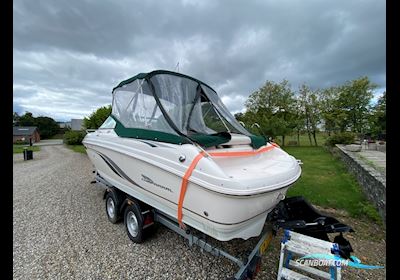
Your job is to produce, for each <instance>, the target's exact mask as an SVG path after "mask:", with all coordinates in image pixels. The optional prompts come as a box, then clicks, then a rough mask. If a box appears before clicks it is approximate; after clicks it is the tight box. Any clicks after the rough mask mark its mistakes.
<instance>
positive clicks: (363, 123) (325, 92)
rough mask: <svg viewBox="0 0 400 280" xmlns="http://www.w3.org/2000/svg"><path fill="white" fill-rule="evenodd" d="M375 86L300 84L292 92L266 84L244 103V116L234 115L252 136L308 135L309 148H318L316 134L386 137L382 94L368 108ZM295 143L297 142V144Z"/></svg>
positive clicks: (361, 82)
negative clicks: (324, 86)
mask: <svg viewBox="0 0 400 280" xmlns="http://www.w3.org/2000/svg"><path fill="white" fill-rule="evenodd" d="M375 88H376V85H375V84H373V83H372V82H371V81H370V80H369V79H368V77H361V78H358V79H355V80H352V81H348V82H346V83H344V84H343V85H339V86H332V87H328V88H324V89H311V88H310V87H309V86H308V85H306V84H302V85H300V87H299V88H298V90H297V91H293V90H292V89H291V86H290V84H289V82H288V81H287V80H283V81H282V82H280V83H276V82H273V81H266V83H265V84H264V85H263V86H262V87H261V88H260V89H258V90H257V91H255V92H253V93H252V94H251V95H250V96H249V97H248V99H247V101H246V103H245V107H246V112H245V113H238V114H235V117H236V118H237V119H238V120H239V121H242V122H244V123H245V124H246V125H247V128H248V129H249V130H251V131H252V132H253V133H257V134H261V135H264V136H268V137H273V138H275V137H277V136H281V137H282V144H283V145H285V137H286V136H288V135H293V134H297V137H298V139H299V137H300V134H302V133H306V134H307V135H308V138H309V141H310V144H311V145H316V146H317V145H318V143H317V137H316V134H317V133H318V132H319V131H320V130H321V128H322V129H323V130H325V131H326V132H327V133H328V135H329V136H331V135H332V134H338V133H344V132H352V133H355V134H359V135H361V134H367V133H369V134H370V135H372V136H373V137H377V136H378V135H380V134H385V133H386V91H385V92H384V93H383V95H382V96H381V97H380V98H379V100H378V102H377V104H375V105H371V99H372V97H373V90H374V89H375ZM298 142H299V140H298Z"/></svg>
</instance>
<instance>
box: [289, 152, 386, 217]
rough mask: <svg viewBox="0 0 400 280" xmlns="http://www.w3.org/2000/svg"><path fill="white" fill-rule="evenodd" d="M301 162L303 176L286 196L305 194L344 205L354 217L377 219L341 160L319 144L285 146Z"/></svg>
mask: <svg viewBox="0 0 400 280" xmlns="http://www.w3.org/2000/svg"><path fill="white" fill-rule="evenodd" d="M284 149H285V150H286V151H287V152H288V153H289V154H291V155H293V156H294V157H296V158H297V159H300V160H301V161H302V162H303V165H302V166H301V167H302V176H301V178H300V179H299V180H298V181H297V182H296V183H295V185H294V186H293V187H292V188H290V189H289V191H288V193H287V195H288V196H297V195H301V196H304V197H305V198H306V199H307V200H309V201H310V202H311V203H313V204H316V205H319V206H322V207H331V208H336V209H344V210H346V211H347V212H348V213H349V214H350V215H351V216H353V217H361V216H364V217H368V218H369V219H372V220H374V221H377V222H380V221H381V218H380V216H379V213H378V211H377V210H376V209H375V207H374V206H373V205H372V204H371V203H370V202H369V201H367V199H366V197H365V195H364V194H363V192H362V190H361V187H360V186H359V184H358V182H357V181H356V179H355V177H354V176H353V175H352V174H350V173H348V171H347V170H346V168H345V166H344V164H343V163H342V162H341V161H340V160H339V159H337V158H335V157H334V156H332V155H331V154H330V153H329V152H328V151H327V150H325V149H324V148H322V147H284Z"/></svg>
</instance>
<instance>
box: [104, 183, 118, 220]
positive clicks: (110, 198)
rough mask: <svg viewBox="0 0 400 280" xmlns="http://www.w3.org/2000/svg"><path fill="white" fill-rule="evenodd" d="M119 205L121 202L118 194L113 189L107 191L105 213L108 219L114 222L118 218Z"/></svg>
mask: <svg viewBox="0 0 400 280" xmlns="http://www.w3.org/2000/svg"><path fill="white" fill-rule="evenodd" d="M120 206H121V202H120V200H119V196H118V195H117V194H116V193H115V191H109V192H107V194H106V213H107V218H108V220H109V221H110V222H111V223H113V224H116V223H117V222H118V221H119V220H120V218H121V217H120V215H119V208H120Z"/></svg>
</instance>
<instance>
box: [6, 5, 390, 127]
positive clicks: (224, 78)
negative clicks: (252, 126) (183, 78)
mask: <svg viewBox="0 0 400 280" xmlns="http://www.w3.org/2000/svg"><path fill="white" fill-rule="evenodd" d="M385 5H386V4H385V1H383V0H372V1H371V0H363V1H356V0H351V1H349V0H345V1H338V0H335V1H322V0H317V1H311V0H307V1H300V0H299V1H296V0H291V1H282V0H279V1H278V0H277V1H266V0H262V1H227V0H226V1H216V0H214V1H211V0H210V1H205V0H183V1H178V0H174V1H166V0H163V1H148V0H146V1H121V0H118V1H115V0H114V1H105V0H92V1H83V0H79V1H76V0H74V1H73V0H65V1H53V0H47V1H38V0H35V1H32V0H27V1H22V0H14V1H13V44H14V51H13V58H14V62H13V63H14V66H13V76H14V85H13V96H14V111H17V112H18V113H24V112H25V111H30V112H32V113H33V114H34V116H39V115H44V116H50V117H52V118H54V119H56V120H57V121H61V120H64V121H65V120H70V119H71V118H83V117H84V116H87V115H89V114H90V113H91V112H92V111H94V110H95V109H96V108H98V107H100V106H103V105H107V104H111V90H112V88H113V87H114V86H116V85H117V84H118V83H119V82H120V81H122V80H125V79H127V78H130V77H132V76H134V75H136V74H137V73H139V72H148V71H151V70H155V69H166V70H172V71H174V70H177V69H176V65H177V63H178V62H179V71H180V72H181V73H184V74H187V75H190V76H193V77H195V78H198V79H200V80H202V81H204V82H205V83H207V84H209V85H210V86H212V87H213V88H214V89H215V90H216V91H217V92H218V93H219V95H220V96H221V97H222V99H223V101H224V102H225V104H226V105H227V107H228V108H229V109H230V110H231V112H232V113H235V112H238V111H242V110H243V109H244V102H245V100H246V98H247V97H248V96H249V95H250V94H251V93H252V92H254V91H255V90H257V89H258V88H259V87H261V86H262V85H263V84H264V83H265V81H266V80H273V81H276V82H280V81H281V80H282V79H284V78H286V79H288V80H289V82H290V83H291V84H292V86H293V88H294V89H296V88H297V87H298V86H299V84H301V83H303V82H304V83H306V84H308V85H309V86H311V87H312V88H317V87H319V88H322V87H327V86H331V85H338V84H342V83H344V82H345V81H347V80H352V79H356V78H358V77H360V76H365V75H366V76H368V77H369V78H370V79H371V80H372V82H374V83H376V84H377V85H378V89H377V91H376V95H377V96H378V95H379V94H380V93H381V92H382V91H384V90H385V89H386V14H385V10H386V6H385Z"/></svg>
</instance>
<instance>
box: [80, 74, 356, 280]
mask: <svg viewBox="0 0 400 280" xmlns="http://www.w3.org/2000/svg"><path fill="white" fill-rule="evenodd" d="M112 93H113V102H112V114H111V115H110V116H109V117H108V118H107V119H106V121H105V122H104V123H103V124H102V125H101V127H100V128H99V129H97V130H95V131H91V132H90V133H88V134H87V135H86V136H85V138H84V140H83V144H84V146H85V148H86V149H87V154H88V156H89V158H90V160H91V161H92V163H93V165H94V167H95V170H94V171H93V172H94V173H95V180H94V181H93V183H97V184H98V185H100V186H102V187H104V188H105V192H104V199H105V206H106V214H107V217H108V219H109V221H110V222H112V223H117V222H118V221H119V220H120V219H121V218H123V220H124V224H125V228H126V231H127V234H128V236H129V238H130V239H131V240H132V241H133V242H136V243H141V242H142V241H143V240H144V237H145V235H146V231H147V229H148V228H151V226H152V225H154V224H155V223H160V224H163V225H164V226H166V227H168V228H169V229H171V230H173V231H174V232H176V233H178V234H179V235H181V236H182V237H184V238H186V239H187V240H188V241H189V245H190V246H192V245H197V246H200V248H201V250H202V251H203V250H205V251H206V252H209V253H211V254H213V255H216V256H222V257H225V258H227V259H229V260H230V261H232V262H234V263H235V264H236V265H237V266H238V267H239V270H238V271H237V272H236V274H235V275H234V276H233V277H232V278H230V279H253V277H254V276H255V274H256V273H257V272H258V271H259V269H260V264H261V256H262V254H263V253H264V252H265V251H266V249H267V247H268V245H269V243H270V241H271V239H272V236H273V235H275V234H276V232H277V231H278V230H279V229H280V228H284V229H290V230H294V231H297V232H299V233H302V234H306V235H309V236H313V237H317V238H320V239H324V240H327V241H329V237H328V235H327V233H334V232H340V235H338V236H337V237H335V241H334V242H337V243H335V244H337V245H338V246H337V247H335V248H337V252H338V254H340V255H341V256H342V257H346V258H348V257H349V255H350V252H352V248H351V245H350V243H349V242H348V241H347V240H346V239H344V238H343V236H342V233H343V232H348V231H353V230H352V229H351V227H349V226H347V225H345V224H342V223H340V222H339V221H338V220H336V219H335V218H332V217H328V216H324V215H322V214H321V213H319V212H318V211H316V209H315V208H313V207H312V206H311V205H310V204H309V203H308V202H307V201H305V200H304V199H303V198H302V197H291V198H285V195H286V192H287V190H288V188H289V187H290V186H291V185H292V184H293V183H294V182H296V180H297V179H298V178H299V177H300V174H301V168H300V162H299V161H298V160H296V159H295V158H294V157H293V156H290V155H289V154H287V153H286V152H285V151H283V150H282V149H280V147H279V146H278V145H276V144H275V143H272V142H268V141H267V139H266V138H265V137H261V136H256V135H253V134H251V133H250V132H248V131H247V130H246V129H245V128H244V127H243V126H242V125H241V124H239V123H238V122H237V120H236V119H235V118H234V117H233V116H232V115H231V114H230V112H229V111H228V109H227V108H226V107H225V106H224V104H223V103H222V101H221V99H220V98H219V97H218V95H217V93H216V92H215V91H214V90H213V89H212V88H211V87H210V86H208V85H207V84H205V83H203V82H201V81H199V80H197V79H195V78H193V77H190V76H187V75H183V74H181V73H176V72H171V71H165V70H156V71H152V72H149V73H140V74H138V75H136V76H135V77H133V78H130V79H128V80H125V81H123V82H121V83H120V84H119V85H117V86H116V87H115V88H114V89H113V92H112ZM196 230H197V231H199V232H200V233H202V236H199V235H198V234H196ZM206 237H213V238H214V239H216V240H218V241H229V240H232V239H235V238H240V239H249V238H257V242H256V245H255V246H254V248H252V249H250V253H248V254H247V255H246V256H245V257H244V258H242V257H238V256H234V255H232V254H231V253H230V252H227V251H225V250H224V249H222V248H218V247H217V246H215V245H213V244H211V243H210V242H209V241H207V238H206ZM335 246H336V245H335ZM246 251H247V250H246Z"/></svg>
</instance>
